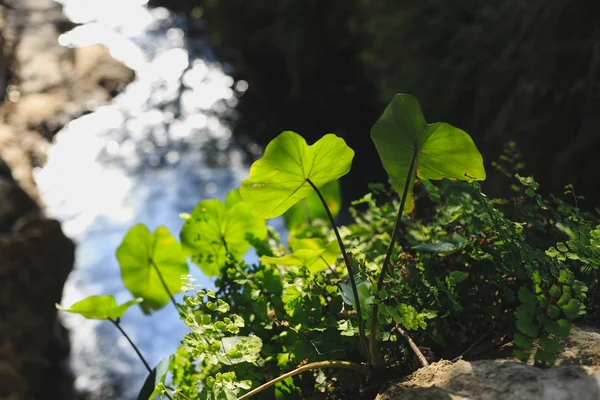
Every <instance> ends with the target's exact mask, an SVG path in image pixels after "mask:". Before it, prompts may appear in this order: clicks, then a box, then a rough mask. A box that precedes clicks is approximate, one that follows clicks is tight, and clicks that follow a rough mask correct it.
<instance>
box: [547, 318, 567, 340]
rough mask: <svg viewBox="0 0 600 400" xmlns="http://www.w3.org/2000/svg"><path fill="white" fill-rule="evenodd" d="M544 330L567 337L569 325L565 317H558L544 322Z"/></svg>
mask: <svg viewBox="0 0 600 400" xmlns="http://www.w3.org/2000/svg"><path fill="white" fill-rule="evenodd" d="M544 330H545V331H546V332H548V333H550V334H552V335H556V336H559V337H568V336H569V333H570V332H571V325H569V322H568V321H567V320H566V319H559V320H558V321H551V322H550V323H548V324H546V325H545V326H544Z"/></svg>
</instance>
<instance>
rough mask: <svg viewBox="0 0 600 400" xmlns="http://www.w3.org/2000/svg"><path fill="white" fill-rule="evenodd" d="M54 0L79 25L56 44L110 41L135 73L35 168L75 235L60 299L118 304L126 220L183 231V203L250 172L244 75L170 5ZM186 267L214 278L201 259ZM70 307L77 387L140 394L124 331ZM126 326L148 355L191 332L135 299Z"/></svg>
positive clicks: (158, 355)
mask: <svg viewBox="0 0 600 400" xmlns="http://www.w3.org/2000/svg"><path fill="white" fill-rule="evenodd" d="M59 2H60V3H62V4H63V5H64V7H65V13H66V14H67V15H68V16H69V17H70V18H71V19H72V20H73V21H74V22H78V23H84V25H81V26H78V27H77V28H75V29H74V30H73V31H71V32H67V33H65V34H64V35H62V36H61V38H60V43H61V44H63V45H65V46H86V45H90V44H95V43H102V44H105V45H106V46H107V47H108V48H109V49H110V51H111V54H112V55H113V56H114V57H115V58H117V59H119V60H121V61H123V62H124V63H125V64H127V65H128V66H129V67H131V68H132V69H134V70H135V72H136V79H135V81H134V82H132V83H131V84H130V85H129V86H128V87H127V88H126V89H125V91H124V92H123V93H121V94H120V95H119V96H117V98H115V100H114V102H113V104H111V105H109V106H101V107H98V108H97V109H95V111H94V112H92V113H90V114H88V115H85V116H82V117H80V118H78V119H76V120H74V121H72V122H71V123H69V124H68V125H67V126H66V127H65V128H63V129H62V130H61V131H60V132H59V133H58V134H57V135H56V138H55V143H54V145H53V146H52V148H51V150H50V153H49V159H48V163H47V165H46V166H45V167H44V168H43V169H37V170H36V171H34V172H35V177H36V180H37V182H38V185H39V187H40V191H41V192H42V197H43V200H44V202H45V203H46V205H47V209H48V213H49V214H50V215H51V216H54V217H56V218H58V219H60V220H61V221H62V222H63V229H64V231H65V233H66V234H67V235H68V236H69V237H71V238H73V239H74V240H75V241H76V242H77V244H78V247H77V259H76V266H75V270H74V271H73V273H72V274H71V275H70V277H69V280H68V282H67V284H66V287H65V289H64V295H63V304H64V305H67V306H69V305H71V304H72V303H74V302H75V301H78V300H80V299H82V298H84V297H86V296H89V295H92V294H113V295H115V297H116V298H117V301H118V302H121V301H125V300H128V299H129V298H131V295H130V294H129V293H128V292H127V291H126V290H125V289H124V287H123V285H122V283H121V278H120V272H119V267H118V264H117V261H116V258H115V256H114V254H115V250H116V248H117V246H118V245H119V244H120V241H121V240H122V238H123V236H124V235H125V233H126V232H127V230H128V229H129V228H130V227H131V226H132V225H134V224H135V223H138V222H141V223H145V224H146V225H147V226H148V227H149V228H150V229H151V230H153V229H155V228H156V227H158V226H159V225H165V226H167V227H168V228H169V230H170V231H171V233H172V234H174V235H175V236H176V235H177V234H178V232H179V230H180V228H181V226H182V224H183V221H182V220H180V218H179V217H178V215H179V213H181V212H190V211H191V210H192V209H193V207H194V206H195V204H196V203H197V202H198V201H199V200H201V199H203V198H207V197H218V198H224V196H225V195H226V193H227V192H228V191H229V190H231V189H232V188H234V187H237V186H239V183H240V180H241V179H242V178H244V177H245V176H246V174H247V168H246V166H244V164H243V162H242V154H241V152H240V151H239V150H238V149H237V148H236V147H235V146H233V145H232V144H231V143H230V138H231V129H230V128H229V127H228V125H227V123H226V122H225V117H227V116H229V115H231V113H232V108H233V107H235V105H236V104H237V96H239V95H241V94H243V92H244V91H245V90H247V89H248V84H247V83H246V82H243V81H242V82H237V83H235V82H234V81H233V79H232V78H231V77H230V76H228V75H227V74H226V73H225V72H224V71H223V68H222V66H221V65H220V64H218V63H216V62H214V60H213V57H212V53H211V51H210V49H209V48H208V47H206V45H204V44H203V43H202V42H199V41H198V40H196V41H194V42H192V41H191V40H190V39H188V38H186V36H185V35H184V28H185V23H182V22H181V21H178V20H177V19H176V18H175V17H173V16H172V15H171V14H170V13H169V12H168V11H167V10H165V9H163V8H158V9H154V10H149V9H148V8H146V6H145V4H146V1H143V0H103V1H101V2H100V1H96V0H60V1H59ZM198 49H200V50H199V51H198ZM190 271H192V273H193V274H194V275H195V276H196V278H197V279H198V280H199V282H200V283H201V284H204V285H210V284H211V283H210V281H209V280H208V279H206V278H205V277H203V276H201V274H200V273H199V272H198V269H197V268H196V267H194V266H191V268H190ZM63 317H64V323H65V325H66V326H67V327H68V328H69V329H70V331H71V344H72V356H71V365H72V368H73V370H74V372H75V374H76V376H77V379H76V382H75V384H76V388H77V389H78V390H83V391H87V392H91V393H92V394H93V395H92V398H115V397H114V396H115V394H114V393H113V392H111V391H110V390H109V389H107V386H109V384H113V385H116V386H117V389H118V390H120V391H123V394H122V395H121V396H120V398H123V399H128V398H134V397H135V396H136V395H137V391H138V390H139V388H140V387H141V384H142V382H143V380H144V379H145V375H146V372H145V370H144V368H143V366H142V365H141V363H140V362H139V360H137V358H136V357H135V354H134V353H133V351H132V350H131V349H130V348H129V346H128V344H127V343H126V341H124V340H123V338H121V337H119V335H118V333H117V331H116V330H115V329H114V328H113V327H112V326H111V325H110V324H108V323H102V322H97V321H87V320H84V319H83V318H81V317H78V316H74V315H64V316H63ZM122 326H123V328H124V329H125V330H126V331H127V332H128V333H130V334H131V336H132V338H133V340H134V341H135V342H136V343H137V344H138V345H139V347H140V349H141V351H142V352H143V353H144V354H145V355H146V357H147V359H148V362H149V363H150V364H152V365H155V364H157V363H158V361H160V359H162V358H163V357H165V356H166V355H168V354H170V353H171V352H172V351H173V350H174V349H175V347H176V346H177V345H178V342H179V339H180V338H181V336H182V335H183V333H185V332H186V329H185V327H184V326H182V324H181V323H180V322H179V320H178V317H177V313H176V312H175V311H174V310H173V309H171V307H170V305H167V307H166V308H165V309H163V310H162V311H160V312H157V313H155V314H154V316H153V317H151V318H148V317H144V316H143V315H142V314H141V312H140V311H139V309H137V308H135V309H132V310H131V311H130V312H128V314H126V315H125V317H124V318H123V319H122ZM116 377H120V379H121V381H120V382H119V381H117V382H115V378H116ZM117 379H118V378H117Z"/></svg>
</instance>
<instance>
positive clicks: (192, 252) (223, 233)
mask: <svg viewBox="0 0 600 400" xmlns="http://www.w3.org/2000/svg"><path fill="white" fill-rule="evenodd" d="M247 235H252V236H254V237H256V238H258V239H264V238H265V237H266V236H267V227H266V224H265V221H264V220H263V219H259V218H256V217H255V216H253V215H252V213H251V212H250V210H249V209H248V206H247V205H246V204H245V203H243V202H242V201H241V197H240V195H239V193H238V191H237V190H235V191H233V192H231V193H230V194H229V195H228V196H227V200H226V201H225V204H223V202H222V201H221V200H203V201H201V202H200V203H198V205H197V206H196V208H194V211H192V214H191V215H190V216H189V218H187V219H186V221H185V223H184V224H183V229H182V230H181V244H182V245H183V250H184V251H185V253H186V254H187V255H188V256H189V257H190V258H191V259H192V261H193V262H194V263H195V264H196V265H198V267H199V268H200V269H201V270H202V272H204V274H205V275H207V276H217V275H219V274H220V270H221V268H222V267H223V266H224V265H225V262H226V260H227V251H229V252H230V253H231V254H232V255H233V256H234V257H235V258H237V259H239V258H241V257H243V256H244V254H245V253H246V252H247V251H248V249H249V248H250V247H251V244H250V243H248V241H247V240H246V238H247Z"/></svg>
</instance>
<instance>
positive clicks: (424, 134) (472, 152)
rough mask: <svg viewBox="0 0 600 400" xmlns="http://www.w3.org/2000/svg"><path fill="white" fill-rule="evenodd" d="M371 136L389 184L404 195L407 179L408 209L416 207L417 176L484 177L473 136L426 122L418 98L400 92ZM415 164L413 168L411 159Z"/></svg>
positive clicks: (432, 177)
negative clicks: (415, 181)
mask: <svg viewBox="0 0 600 400" xmlns="http://www.w3.org/2000/svg"><path fill="white" fill-rule="evenodd" d="M371 137H372V138H373V142H374V143H375V146H376V147H377V152H378V153H379V157H380V158H381V161H382V162H383V167H384V168H385V170H386V171H387V173H388V175H389V177H390V183H391V184H392V186H393V187H394V189H396V191H397V192H398V194H399V195H400V196H402V192H403V191H404V190H405V183H406V181H407V179H408V180H409V184H408V197H407V202H406V205H405V207H404V209H405V210H406V212H411V211H412V210H413V208H414V201H413V199H412V191H413V185H414V180H415V177H419V178H421V179H443V178H449V179H457V180H484V179H485V169H484V168H483V159H482V157H481V154H480V153H479V151H478V150H477V148H476V147H475V144H474V143H473V140H472V139H471V137H470V136H469V135H468V134H467V133H465V132H464V131H462V130H460V129H458V128H455V127H453V126H452V125H449V124H446V123H443V122H437V123H435V124H427V123H426V122H425V118H424V117H423V113H422V112H421V106H420V105H419V102H418V101H417V99H415V98H414V97H412V96H410V95H406V94H397V95H396V96H395V97H394V99H393V100H392V102H391V103H390V104H389V105H388V106H387V108H386V109H385V111H384V112H383V115H382V116H381V117H380V118H379V120H378V121H377V122H376V123H375V125H373V128H372V129H371ZM413 158H414V166H415V169H416V173H415V170H413V169H412V165H413V164H412V162H411V161H412V160H413Z"/></svg>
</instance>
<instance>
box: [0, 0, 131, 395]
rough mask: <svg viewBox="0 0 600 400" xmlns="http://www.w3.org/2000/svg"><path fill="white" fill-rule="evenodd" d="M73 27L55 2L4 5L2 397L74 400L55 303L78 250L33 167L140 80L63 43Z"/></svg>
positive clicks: (0, 40)
mask: <svg viewBox="0 0 600 400" xmlns="http://www.w3.org/2000/svg"><path fill="white" fill-rule="evenodd" d="M70 27H72V24H71V23H70V22H69V21H68V20H67V19H66V18H65V17H64V15H63V14H62V10H61V7H60V6H59V5H58V4H57V3H54V2H53V1H52V0H18V1H17V0H13V1H9V0H7V1H2V2H0V47H1V50H2V51H1V52H0V89H1V90H2V92H1V93H3V96H2V97H4V101H3V102H2V103H1V104H0V400H4V399H6V400H8V399H10V400H29V399H42V400H43V399H48V400H51V399H52V400H54V399H67V400H68V399H70V398H73V393H72V385H71V379H70V373H69V371H68V370H67V363H66V360H67V356H68V351H69V345H68V338H67V335H66V332H65V331H64V329H63V328H62V326H61V325H60V323H59V322H58V320H57V313H56V309H55V306H54V304H55V303H57V302H60V300H61V295H62V288H63V285H64V283H65V280H66V279H67V276H68V274H69V272H70V271H71V269H72V268H73V263H74V250H75V246H74V244H73V242H72V241H71V240H70V239H68V238H67V237H65V235H64V234H63V233H62V230H61V227H60V224H59V223H58V221H56V220H52V219H48V218H45V217H44V215H43V208H42V207H40V205H39V202H38V200H39V198H38V193H37V189H36V186H35V182H34V180H33V174H32V170H33V168H34V167H37V166H42V165H43V164H44V161H45V155H46V151H47V149H48V147H49V145H50V139H51V138H52V136H53V135H54V133H56V132H57V131H58V130H59V129H60V128H61V127H62V126H64V125H65V124H66V123H68V122H69V121H70V120H72V119H73V118H75V117H77V116H79V115H82V114H84V113H86V112H88V111H89V110H90V109H92V108H93V107H95V106H97V105H100V104H102V103H104V102H107V101H108V100H110V99H111V98H112V97H113V96H114V94H115V93H116V92H117V91H118V90H119V89H120V88H121V87H123V86H124V85H125V84H126V83H128V82H129V81H131V80H132V79H133V72H132V71H131V70H130V69H129V68H127V67H125V66H124V65H123V64H121V63H119V62H117V61H115V60H114V59H113V58H112V57H111V56H110V55H109V54H108V50H107V49H106V48H104V47H103V46H100V45H96V46H91V47H87V48H75V49H73V48H65V47H62V46H60V45H59V43H58V37H59V36H60V34H61V33H62V32H63V31H64V30H66V29H68V28H70Z"/></svg>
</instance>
